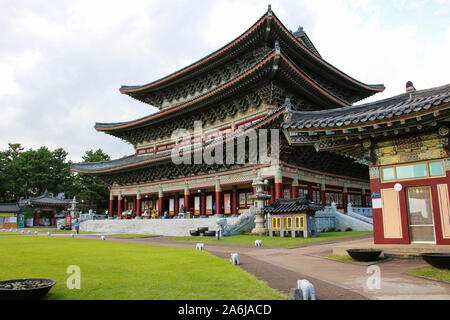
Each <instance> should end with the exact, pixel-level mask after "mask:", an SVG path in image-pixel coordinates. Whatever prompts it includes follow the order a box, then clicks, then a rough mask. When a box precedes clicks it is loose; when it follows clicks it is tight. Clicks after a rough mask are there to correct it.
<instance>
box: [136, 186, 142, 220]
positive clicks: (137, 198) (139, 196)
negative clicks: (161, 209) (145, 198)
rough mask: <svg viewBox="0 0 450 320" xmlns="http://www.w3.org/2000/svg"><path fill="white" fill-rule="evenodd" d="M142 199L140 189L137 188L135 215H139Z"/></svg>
mask: <svg viewBox="0 0 450 320" xmlns="http://www.w3.org/2000/svg"><path fill="white" fill-rule="evenodd" d="M141 205H142V200H141V191H140V190H139V189H138V190H137V193H136V217H141V208H142V206H141Z"/></svg>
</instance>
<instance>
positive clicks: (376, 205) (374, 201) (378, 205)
mask: <svg viewBox="0 0 450 320" xmlns="http://www.w3.org/2000/svg"><path fill="white" fill-rule="evenodd" d="M381 208H382V204H381V198H376V199H372V209H381Z"/></svg>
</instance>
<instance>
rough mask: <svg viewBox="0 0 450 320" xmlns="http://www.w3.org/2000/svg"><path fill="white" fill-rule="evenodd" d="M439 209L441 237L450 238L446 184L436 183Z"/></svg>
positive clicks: (449, 216)
mask: <svg viewBox="0 0 450 320" xmlns="http://www.w3.org/2000/svg"><path fill="white" fill-rule="evenodd" d="M437 191H438V198H439V209H440V211H441V224H442V237H443V238H444V239H450V207H449V206H450V203H449V200H448V186H447V184H438V186H437Z"/></svg>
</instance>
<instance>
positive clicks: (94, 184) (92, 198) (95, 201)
mask: <svg viewBox="0 0 450 320" xmlns="http://www.w3.org/2000/svg"><path fill="white" fill-rule="evenodd" d="M82 159H83V162H85V163H86V162H100V161H109V160H111V158H110V156H109V155H107V154H106V153H104V152H103V150H102V149H97V150H96V151H93V150H88V151H86V152H85V155H84V156H83V157H82ZM77 184H78V186H79V192H78V193H77V198H78V199H80V200H87V202H88V204H89V205H90V206H93V207H97V208H101V209H106V208H107V207H108V199H109V189H108V187H107V186H106V185H105V184H103V183H102V182H101V181H100V180H99V179H98V178H96V177H94V176H89V175H80V174H79V175H77Z"/></svg>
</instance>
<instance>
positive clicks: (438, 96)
mask: <svg viewBox="0 0 450 320" xmlns="http://www.w3.org/2000/svg"><path fill="white" fill-rule="evenodd" d="M449 102H450V84H447V85H444V86H440V87H436V88H431V89H426V90H418V91H412V92H409V93H403V94H400V95H397V96H394V97H391V98H388V99H384V100H380V101H376V102H371V103H366V104H361V105H354V106H350V107H345V108H338V109H332V110H321V111H293V110H291V111H289V115H287V119H288V121H285V123H284V124H283V128H290V129H308V128H318V129H320V128H327V127H343V126H347V125H354V124H358V123H365V122H370V121H376V120H383V119H390V118H393V117H398V116H402V115H406V114H410V113H416V112H420V111H422V110H427V109H430V108H432V107H433V106H438V105H441V104H445V103H449Z"/></svg>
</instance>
